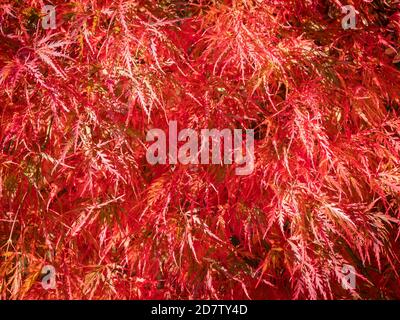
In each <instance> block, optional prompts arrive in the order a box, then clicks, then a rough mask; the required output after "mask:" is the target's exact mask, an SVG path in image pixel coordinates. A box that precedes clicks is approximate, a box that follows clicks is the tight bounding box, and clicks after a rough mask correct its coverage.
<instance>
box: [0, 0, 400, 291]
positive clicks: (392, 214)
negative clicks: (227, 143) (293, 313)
mask: <svg viewBox="0 0 400 320" xmlns="http://www.w3.org/2000/svg"><path fill="white" fill-rule="evenodd" d="M44 4H46V3H44V2H43V1H37V0H29V1H20V0H15V1H11V0H8V1H5V2H4V1H3V2H2V4H1V5H0V24H1V29H0V48H1V50H0V70H1V71H0V86H1V92H0V102H1V103H0V111H1V112H0V113H1V122H0V148H1V149H0V206H1V207H0V248H1V249H0V253H1V258H0V259H1V260H0V261H1V264H0V297H1V298H2V299H54V298H56V299H110V298H111V299H154V298H160V299H169V298H174V299H192V298H198V299H208V298H215V299H232V298H235V299H248V298H251V299H282V298H285V299H299V298H300V299H354V298H383V299H394V298H400V291H399V283H400V281H399V274H398V272H399V270H400V268H399V266H400V261H399V250H400V248H399V241H398V236H399V234H400V233H399V232H400V229H399V218H400V207H399V204H400V126H399V125H400V113H399V112H400V110H399V97H400V73H399V64H398V63H399V62H400V59H399V55H398V53H399V43H400V40H399V33H400V10H399V8H400V4H399V1H391V0H386V1H383V0H379V1H367V0H364V1H362V0H353V1H350V0H349V1H348V3H344V2H340V1H339V0H327V1H322V0H307V1H294V0H286V1H282V0H265V1H263V0H236V1H235V0H213V1H205V0H197V1H195V0H189V1H173V0H162V1H154V0H128V1H121V0H118V1H108V0H103V1H102V0H91V1H89V0H80V1H71V2H65V1H52V2H51V4H53V5H56V12H57V28H56V29H54V30H53V29H48V30H45V29H43V28H42V27H41V8H42V6H43V5H44ZM345 4H352V5H354V7H355V8H356V9H357V11H358V15H357V29H356V30H343V28H342V27H341V19H342V18H343V14H342V12H341V6H342V5H345ZM169 120H177V121H178V126H179V128H193V129H196V130H200V129H201V128H231V129H233V128H252V129H255V132H256V142H255V157H256V165H255V170H254V172H253V173H252V174H251V175H248V176H243V177H241V176H236V175H235V171H234V166H222V165H181V164H179V165H176V166H169V165H158V166H151V165H149V164H148V163H147V162H146V156H145V155H146V147H147V145H146V142H145V141H146V138H145V137H146V132H147V131H148V130H149V129H151V128H166V127H167V123H168V121H169ZM46 264H51V265H54V267H55V268H56V271H57V288H56V289H55V290H48V291H46V290H44V289H43V288H42V286H41V284H40V277H41V274H40V270H41V268H42V266H44V265H46ZM344 264H349V265H352V266H354V267H355V269H356V271H357V288H356V289H355V290H345V289H343V288H342V285H341V270H342V266H343V265H344Z"/></svg>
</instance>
